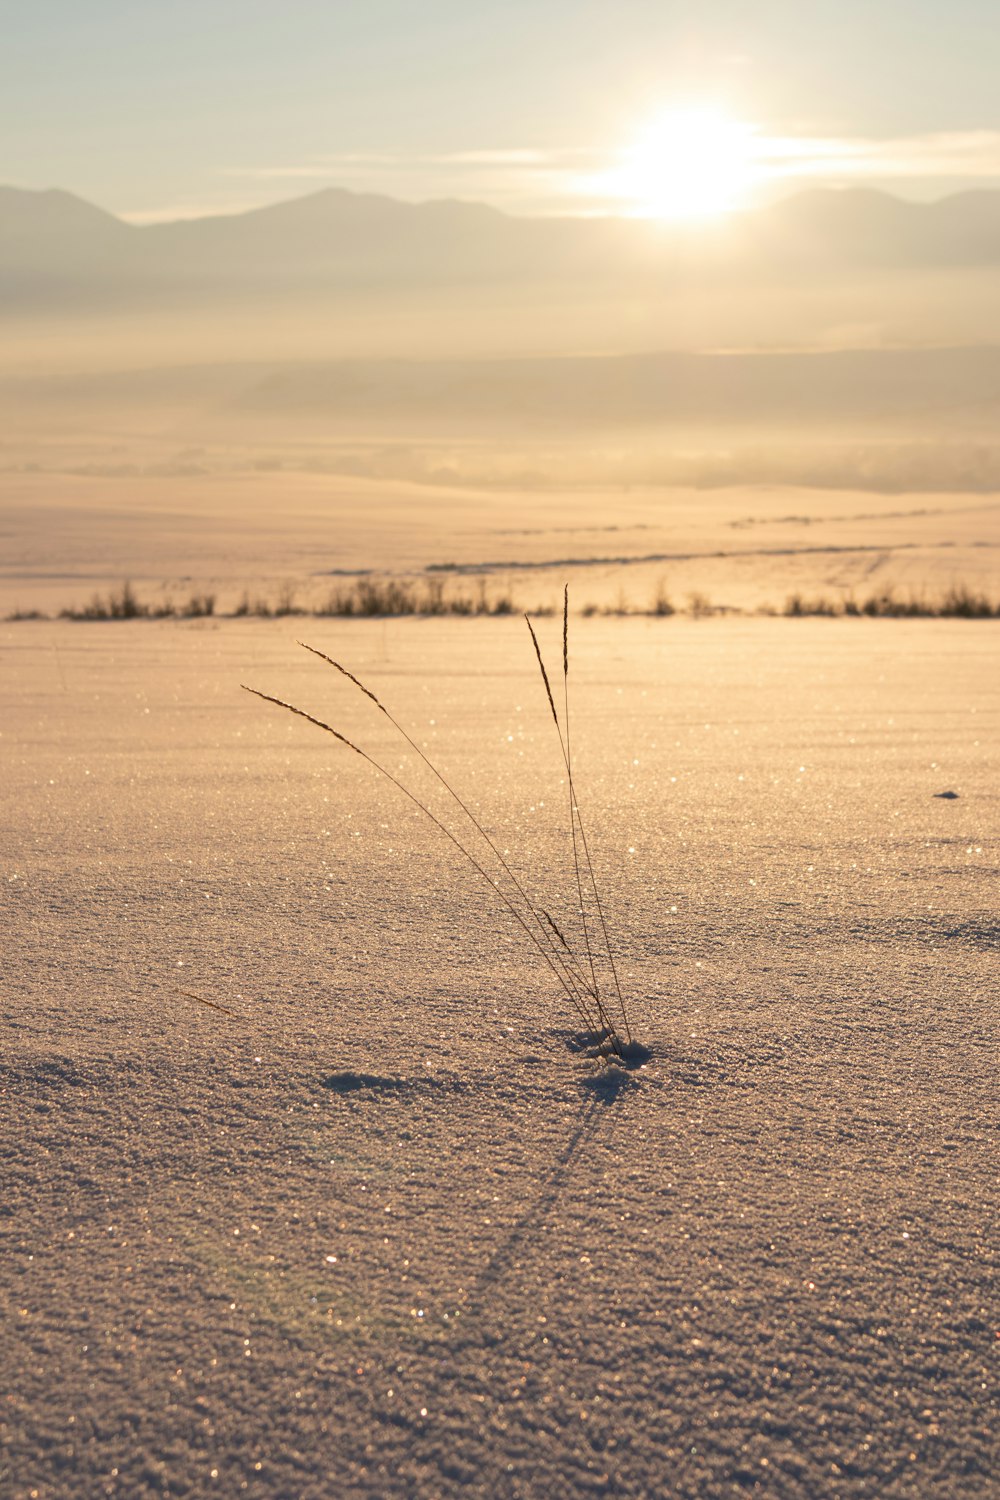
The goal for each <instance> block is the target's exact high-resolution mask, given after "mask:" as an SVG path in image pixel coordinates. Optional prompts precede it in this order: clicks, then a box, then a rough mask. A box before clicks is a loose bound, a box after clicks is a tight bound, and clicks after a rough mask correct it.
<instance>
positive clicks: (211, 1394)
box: [0, 618, 1000, 1500]
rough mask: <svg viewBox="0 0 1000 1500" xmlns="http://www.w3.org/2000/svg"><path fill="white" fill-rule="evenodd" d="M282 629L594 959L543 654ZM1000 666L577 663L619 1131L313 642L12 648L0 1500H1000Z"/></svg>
mask: <svg viewBox="0 0 1000 1500" xmlns="http://www.w3.org/2000/svg"><path fill="white" fill-rule="evenodd" d="M300 629H301V630H302V631H304V632H305V638H306V639H307V640H311V641H314V642H315V644H316V645H317V646H319V647H320V648H321V649H324V650H327V651H330V652H331V653H332V654H333V655H335V656H337V657H339V659H341V660H343V661H344V662H345V663H346V664H347V665H348V666H350V667H351V668H352V669H353V670H354V671H356V672H357V673H358V674H359V675H360V676H361V677H362V678H364V679H365V680H367V681H369V682H370V683H371V685H372V686H373V687H374V688H375V689H376V690H377V691H378V692H379V693H380V694H381V695H382V696H383V698H384V699H385V701H386V703H387V704H388V705H389V706H390V707H392V709H393V710H394V711H395V712H396V713H397V715H398V716H399V717H400V718H401V719H402V720H403V721H404V722H405V723H406V724H407V725H408V726H409V727H411V729H412V730H413V732H414V734H415V735H416V736H417V737H418V738H419V739H421V740H422V741H424V742H426V744H427V746H428V748H429V750H430V751H431V753H432V754H433V755H434V757H435V759H436V760H437V761H438V762H439V763H440V765H441V766H442V768H443V769H444V770H445V771H446V772H447V774H448V775H449V776H451V777H452V779H453V780H454V782H455V784H456V785H457V786H458V788H459V789H460V790H461V791H462V792H463V794H464V795H466V797H467V798H469V799H470V800H472V801H473V802H474V803H475V805H476V807H477V809H479V810H480V814H481V816H482V817H483V820H484V821H485V822H486V823H487V824H488V825H489V826H490V827H491V828H492V829H493V830H495V831H496V833H497V834H498V835H499V836H500V838H501V841H502V845H503V847H505V848H509V849H510V850H511V851H512V854H513V856H514V859H515V861H516V864H517V868H518V869H519V870H523V871H525V872H528V871H530V872H531V879H532V882H533V885H534V886H535V887H536V888H538V889H541V890H544V891H545V892H546V901H547V903H548V904H549V905H550V909H551V910H553V912H558V913H559V914H561V916H562V918H563V919H564V920H569V919H568V918H567V917H566V913H567V911H568V910H569V908H570V906H571V905H572V900H571V895H570V880H569V877H568V868H569V866H568V848H567V839H566V836H565V833H564V832H563V825H562V814H563V810H564V798H565V787H564V786H563V784H562V782H561V779H560V774H559V771H560V767H559V761H558V750H557V746H556V743H555V739H554V735H553V731H552V725H551V721H550V720H549V719H548V710H547V707H546V704H545V701H544V697H543V694H542V690H541V687H540V684H539V682H538V680H537V675H536V670H535V665H534V660H533V656H532V653H531V649H530V643H529V642H528V639H527V634H526V632H525V630H524V626H523V623H522V622H519V621H517V620H514V619H510V620H489V621H487V620H475V621H465V622H463V621H459V622H454V621H451V622H449V621H423V622H421V621H389V622H385V623H350V622H340V623H335V622H329V621H324V622H314V621H310V622H302V624H301V626H300ZM997 631H998V627H997V626H996V625H995V624H993V623H992V622H986V623H983V624H975V623H969V622H966V621H917V622H906V623H904V622H897V621H864V620H861V621H858V620H838V621H826V620H816V621H796V622H791V621H784V620H768V619H759V618H758V619H753V618H745V619H729V620H722V619H714V620H707V621H700V622H696V621H692V620H685V619H673V620H667V621H655V620H617V621H607V620H597V619H595V620H588V621H580V622H576V621H574V623H573V641H572V645H573V679H574V684H575V699H574V703H575V721H574V722H575V744H576V750H577V756H578V761H577V764H578V770H579V793H580V797H581V802H582V806H583V809H584V814H585V816H586V818H587V823H588V832H589V834H590V837H591V842H592V846H593V848H594V850H595V854H596V856H597V862H598V868H599V871H600V874H601V877H602V881H603V890H604V896H605V902H606V906H607V908H608V911H609V914H610V916H611V924H612V931H613V933H614V934H615V936H616V939H617V943H618V950H619V955H620V964H621V969H622V972H623V975H624V978H625V989H626V994H627V997H628V999H629V1002H630V1006H631V1014H632V1019H633V1024H634V1026H635V1029H636V1031H637V1033H638V1035H639V1036H640V1038H641V1040H642V1041H644V1042H646V1043H647V1044H648V1045H649V1046H650V1047H651V1048H652V1049H653V1058H652V1061H651V1062H650V1063H649V1065H648V1066H646V1067H645V1068H644V1069H641V1070H640V1071H638V1072H636V1073H633V1074H631V1075H629V1077H628V1080H627V1082H624V1083H622V1082H621V1081H615V1080H614V1079H613V1078H611V1077H610V1076H608V1075H602V1074H601V1072H600V1070H599V1068H598V1066H597V1065H595V1064H594V1063H593V1062H590V1061H587V1060H585V1059H584V1058H582V1057H581V1056H580V1055H579V1054H578V1053H575V1052H574V1051H572V1050H571V1048H570V1047H569V1046H568V1040H569V1037H570V1034H571V1032H572V1031H573V1030H574V1018H573V1016H572V1014H571V1013H570V1012H568V1010H567V1007H566V1005H565V1003H564V1002H563V1001H562V1000H561V999H560V996H559V992H558V990H557V988H556V987H555V985H554V984H553V982H552V980H551V976H550V975H549V974H548V972H547V970H546V969H545V968H544V966H543V965H542V964H541V962H540V961H539V960H538V959H537V956H535V955H533V953H532V950H531V949H530V948H529V947H528V946H527V945H526V943H525V942H524V940H523V934H521V933H520V931H519V929H518V928H517V927H516V925H515V924H514V923H513V922H512V921H511V919H510V918H509V916H508V915H507V914H506V913H505V912H504V910H503V908H502V907H501V906H499V904H498V903H496V902H495V900H494V898H493V897H492V896H491V893H490V891H489V890H488V889H487V888H486V887H485V886H484V885H481V884H480V883H477V879H476V877H475V875H474V874H473V873H472V872H471V871H469V870H468V868H467V867H466V866H464V865H463V863H462V862H461V859H460V858H459V856H458V855H457V854H456V853H455V851H454V850H453V849H452V848H451V846H450V845H449V844H448V843H447V842H446V841H445V840H444V839H443V838H442V837H441V835H440V834H439V833H437V832H436V831H435V830H434V829H433V828H432V827H430V825H428V824H426V823H425V822H424V821H423V820H422V819H421V817H420V815H419V813H418V812H417V811H416V810H415V809H414V808H413V807H412V806H410V805H409V804H407V803H406V802H405V801H404V800H403V799H402V798H401V797H400V796H399V795H398V793H395V792H394V791H393V789H392V788H391V787H390V786H389V785H388V784H387V783H385V782H383V781H380V780H379V778H377V776H376V775H375V773H374V772H372V771H371V769H370V768H369V767H368V766H366V765H365V764H364V763H363V762H361V761H360V760H359V759H358V758H357V757H355V756H352V755H351V754H350V753H349V752H348V751H346V750H345V749H344V748H343V747H342V746H340V745H338V744H336V743H335V742H334V741H333V740H332V739H330V738H329V737H328V736H324V735H322V734H320V733H319V732H318V731H317V730H315V729H313V728H312V727H311V726H310V725H308V724H305V723H303V722H302V721H301V720H297V719H293V718H292V717H291V716H289V715H285V714H282V713H281V712H280V711H279V710H277V709H272V708H270V707H268V706H267V705H265V704H262V703H260V702H259V701H257V700H255V699H252V698H250V697H248V696H247V695H245V694H242V693H241V692H240V690H239V683H240V682H241V681H246V682H250V683H252V684H253V685H255V686H257V687H259V688H261V689H262V690H263V691H265V692H271V693H277V694H279V695H281V696H285V697H289V698H291V699H292V701H294V702H296V703H299V704H301V706H302V707H303V708H306V709H308V710H309V711H310V712H313V713H316V714H318V715H319V716H320V717H322V718H326V719H329V720H330V721H331V722H332V723H333V724H335V725H336V726H337V727H338V728H340V729H342V730H343V731H344V732H345V733H347V734H348V735H350V736H351V737H352V738H355V739H357V740H358V741H359V742H360V743H361V744H363V745H364V746H365V748H366V749H368V750H370V751H371V752H372V753H373V754H376V755H378V756H380V757H381V758H383V760H384V761H385V763H386V764H387V765H388V766H390V767H391V768H392V769H393V770H394V771H395V770H397V769H398V767H399V766H402V767H403V773H404V776H405V778H406V779H407V780H408V781H409V782H411V783H412V784H413V785H414V786H415V787H418V788H422V789H426V790H427V791H428V794H429V795H433V794H434V793H433V788H432V787H431V784H430V783H429V782H428V780H427V779H426V777H425V776H424V775H422V774H420V768H419V764H418V763H417V762H416V758H415V757H414V756H413V755H412V753H410V752H406V747H405V746H401V745H400V743H399V742H398V740H396V739H395V738H394V737H393V734H392V731H391V728H390V726H389V725H388V724H387V722H386V721H385V720H384V719H383V718H382V717H381V716H380V715H379V714H378V713H377V711H376V710H375V709H374V707H373V706H372V705H371V704H370V703H369V702H368V701H367V700H365V699H364V698H362V697H361V696H360V695H359V694H357V692H356V691H355V690H354V689H352V688H351V686H350V684H348V683H346V682H345V681H344V680H343V679H341V678H339V677H337V675H336V674H335V673H333V672H332V671H330V670H329V669H328V668H325V667H324V666H323V665H322V663H320V662H318V661H316V660H315V658H311V657H308V656H307V655H306V654H305V653H303V652H301V651H299V650H298V649H297V648H296V646H295V645H294V643H293V642H292V640H291V634H292V631H291V630H290V629H289V628H288V623H287V622H269V621H268V622H265V621H226V622H198V623H192V624H187V625H185V624H179V623H172V622H165V623H162V624H150V623H136V624H122V625H103V626H102V625H89V626H79V625H77V626H74V625H71V624H32V625H7V626H4V627H3V629H2V633H0V670H2V676H3V698H4V703H5V708H4V714H3V721H2V724H0V729H2V737H0V757H2V783H0V784H2V788H3V791H2V798H3V819H2V821H3V842H2V881H0V892H2V905H3V909H2V912H0V930H2V932H3V960H2V966H0V993H2V1018H3V1050H2V1057H0V1091H2V1092H0V1100H2V1104H0V1108H2V1131H0V1150H2V1156H3V1191H2V1195H0V1234H2V1242H3V1243H2V1253H0V1291H2V1299H3V1303H2V1305H3V1319H2V1324H0V1348H2V1356H3V1357H2V1380H3V1387H2V1391H0V1396H2V1405H0V1492H2V1493H3V1494H4V1495H5V1496H7V1495H9V1496H11V1497H12V1500H29V1497H31V1500H34V1497H36V1496H37V1497H39V1500H56V1497H69V1496H73V1497H77V1496H79V1497H90V1496H97V1495H105V1494H108V1495H119V1496H122V1497H125V1500H133V1497H145V1496H153V1495H164V1494H168V1495H180V1496H203V1495H211V1494H218V1495H220V1496H232V1495H241V1494H244V1493H246V1494H248V1495H259V1496H267V1497H276V1496H282V1497H284V1496H288V1497H321V1496H322V1497H338V1500H339V1497H345V1500H346V1497H361V1496H365V1497H381V1496H394V1497H395V1496H399V1497H402V1496H414V1497H425V1496H426V1497H432V1496H446V1495H457V1494H463V1495H464V1494H468V1495H481V1496H505V1497H506V1496H510V1497H515V1496H524V1497H529V1496H530V1497H539V1500H541V1497H546V1500H548V1497H561V1496H576V1495H588V1494H598V1495H602V1494H603V1495H621V1496H660V1495H677V1496H685V1497H691V1500H695V1497H697V1500H714V1497H723V1496H733V1495H740V1494H745V1493H757V1494H760V1495H767V1496H780V1497H785V1496H788V1497H795V1500H825V1497H862V1496H864V1497H873V1500H874V1497H880V1500H881V1497H891V1496H907V1497H913V1500H938V1497H941V1500H943V1497H959V1496H962V1497H969V1500H972V1497H976V1500H979V1497H982V1496H985V1495H986V1494H988V1493H990V1487H991V1484H993V1483H995V1472H996V1470H995V1461H996V1456H997V1455H996V1426H995V1416H996V1411H995V1398H996V1367H995V1354H996V1349H997V1332H998V1328H1000V1307H998V1298H997V1290H996V1280H995V1273H996V1217H995V1214H996V1201H997V1196H998V1195H997V1172H996V1166H997V1158H996V1153H995V1140H994V1135H993V1132H994V1128H995V1122H996V1093H995V1085H996V1063H997V1052H996V1032H997V1015H998V987H997V957H998V947H1000V918H998V915H997V904H996V889H997V873H998V866H1000V798H998V786H1000V782H998V771H1000V753H998V745H1000V739H998V730H1000V673H998V672H997V671H996V666H997V656H998V651H997V645H998V634H997ZM542 632H543V645H545V647H546V649H547V650H548V651H549V652H550V654H551V658H552V663H553V665H556V664H557V662H558V633H559V626H558V622H553V621H543V622H542ZM404 752H405V753H404ZM945 792H956V793H957V794H958V795H957V796H956V797H950V798H949V797H944V796H942V795H941V794H942V793H945ZM438 805H442V806H443V805H444V804H437V803H436V804H435V806H438ZM185 989H187V990H191V991H195V992H197V993H198V994H199V995H202V996H204V997H206V998H207V999H210V1000H213V1001H215V1002H217V1003H219V1004H221V1005H224V1006H228V1007H230V1008H231V1009H232V1011H234V1012H235V1014H234V1015H232V1016H230V1015H227V1014H223V1013H221V1012H219V1011H216V1010H212V1009H209V1008H207V1007H204V1006H201V1005H199V1004H198V1003H197V1002H194V1001H190V1000H188V999H186V998H184V996H183V995H182V994H181V993H180V992H181V991H182V990H185ZM991 1474H992V1475H993V1476H994V1477H993V1478H991Z"/></svg>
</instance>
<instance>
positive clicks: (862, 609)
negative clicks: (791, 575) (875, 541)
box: [782, 583, 1000, 620]
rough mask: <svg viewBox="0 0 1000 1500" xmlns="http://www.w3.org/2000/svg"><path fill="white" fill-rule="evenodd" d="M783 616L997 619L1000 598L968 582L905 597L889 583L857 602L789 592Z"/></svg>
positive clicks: (850, 597)
mask: <svg viewBox="0 0 1000 1500" xmlns="http://www.w3.org/2000/svg"><path fill="white" fill-rule="evenodd" d="M782 612H783V614H785V615H786V616H788V617H790V618H793V617H801V616H805V615H828V616H845V617H847V618H855V619H856V618H858V617H859V616H862V615H864V616H866V617H867V618H868V619H872V620H874V619H891V620H942V619H948V618H953V619H964V620H995V619H1000V601H998V602H997V603H994V602H992V601H991V600H990V599H989V598H988V596H987V595H986V594H977V593H976V592H975V591H974V590H973V589H971V588H970V587H969V586H968V584H964V583H963V584H952V586H951V587H950V588H949V589H947V590H946V591H945V593H944V594H942V596H941V597H940V598H939V599H937V600H934V599H928V598H927V597H926V596H925V595H923V594H910V595H908V596H907V597H906V598H903V597H901V596H900V595H899V594H897V593H896V590H895V589H894V588H893V586H892V585H891V584H890V585H888V586H887V587H886V588H883V589H880V590H878V592H877V593H874V594H869V596H868V598H867V599H864V600H862V601H861V602H860V603H859V601H858V600H857V599H855V598H854V596H853V595H850V596H848V598H846V599H843V600H839V599H827V598H816V599H806V598H804V597H803V595H801V594H791V595H789V597H788V598H787V599H786V601H785V608H784V610H783V611H782Z"/></svg>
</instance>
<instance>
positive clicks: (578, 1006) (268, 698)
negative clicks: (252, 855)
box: [240, 683, 599, 1034]
mask: <svg viewBox="0 0 1000 1500" xmlns="http://www.w3.org/2000/svg"><path fill="white" fill-rule="evenodd" d="M240 686H241V687H242V688H243V690H244V692H247V693H252V694H253V695H254V697H255V698H261V699H263V701H264V702H265V703H273V704H275V705H276V706H277V707H278V708H283V709H285V710H286V711H287V712H288V713H290V714H295V715H297V717H298V718H300V719H305V720H307V722H308V723H310V724H315V725H316V727H317V729H322V730H325V731H326V733H327V734H332V735H333V737H334V739H335V740H339V741H340V743H341V744H342V745H346V746H347V748H348V750H353V751H354V753H355V755H359V756H360V757H361V759H362V760H364V761H367V762H368V764H369V765H370V766H373V767H374V769H375V770H376V771H378V772H379V773H380V774H381V775H382V776H384V777H385V778H386V780H387V781H391V782H392V784H393V786H394V787H397V788H398V789H399V791H401V792H402V793H403V795H404V797H407V798H409V800H410V801H411V802H412V803H413V804H414V806H415V807H417V808H419V809H420V811H421V812H422V813H423V814H424V816H425V817H426V818H429V819H430V821H431V822H432V823H433V824H434V826H435V827H436V828H439V829H440V830H441V832H442V833H443V834H444V835H445V837H446V838H448V839H450V840H451V842H452V843H453V844H454V846H455V848H456V849H457V850H458V851H459V853H460V854H462V855H463V856H464V857H465V859H466V860H467V861H468V862H469V864H470V865H471V866H472V868H473V869H474V870H475V871H476V872H477V873H478V874H479V875H481V876H482V878H483V880H485V881H486V884H487V885H488V886H489V887H490V889H491V890H492V891H493V892H494V893H495V894H496V895H497V896H498V897H499V899H500V900H501V901H502V902H503V903H504V905H505V906H506V907H507V909H508V911H510V913H511V914H512V916H513V917H514V918H515V919H516V921H517V922H518V923H519V924H520V925H521V927H522V928H523V930H524V931H525V932H526V933H527V935H528V937H529V938H530V940H531V941H532V942H533V943H534V945H535V947H536V948H537V949H538V951H539V953H540V954H541V955H542V957H543V959H544V960H545V962H546V963H547V964H548V966H549V968H550V969H551V970H552V972H553V974H554V975H555V977H556V979H557V980H558V981H559V984H560V985H561V987H562V989H563V991H564V993H565V994H566V996H567V998H568V1000H569V1001H570V1003H571V1004H572V1005H573V1007H574V1008H575V1010H576V1012H577V1014H578V1015H579V1016H580V1018H581V1020H582V1021H583V1023H584V1025H585V1026H586V1027H587V1029H588V1031H591V1032H593V1033H594V1034H596V1033H597V1032H598V1030H599V1027H597V1026H595V1025H594V1022H593V1020H592V1018H591V1017H590V1016H589V1015H588V1013H587V1009H586V1007H585V1005H584V1003H583V1001H582V999H581V998H580V996H579V995H578V994H576V993H575V992H574V990H573V989H572V988H571V987H570V985H569V984H567V982H566V979H565V977H564V976H563V974H562V973H561V972H560V970H559V968H558V966H557V965H556V963H555V961H554V960H553V958H552V956H551V954H550V952H549V950H548V949H547V948H546V947H545V946H544V945H543V944H542V943H541V941H540V940H539V939H538V937H537V936H536V935H535V931H534V929H533V928H532V927H529V925H528V923H527V922H526V921H525V919H524V917H523V915H522V913H521V912H520V911H519V910H518V908H517V907H516V906H515V905H514V903H513V902H512V901H511V899H510V897H509V896H508V895H507V892H506V891H504V890H502V889H501V887H500V886H499V885H498V884H497V882H496V881H495V880H493V879H492V878H491V877H490V875H489V874H488V873H487V872H486V870H484V869H483V867H482V865H481V864H480V863H479V861H478V860H477V859H476V857H475V855H473V854H471V853H470V852H469V850H468V849H467V848H466V847H465V845H464V844H463V843H462V841H461V840H460V839H459V838H458V837H457V836H456V835H455V834H454V833H453V832H452V831H451V829H450V828H449V827H448V826H447V825H446V824H445V823H442V821H441V819H440V818H438V817H437V816H436V815H435V814H434V813H433V812H431V809H430V808H429V807H428V806H427V805H426V803H424V802H421V800H420V798H419V797H418V796H416V794H415V793H414V792H411V791H410V789H409V787H407V786H405V785H404V784H403V782H401V781H400V780H399V778H398V777H396V776H394V775H393V774H392V772H391V771H388V770H387V769H386V768H385V766H383V765H381V764H380V762H379V761H377V760H376V759H375V758H374V756H371V755H369V754H368V752H367V751H366V750H362V749H360V748H359V746H357V745H355V744H354V742H353V741H352V740H349V739H348V738H347V736H346V735H344V734H341V733H340V731H339V730H338V729H334V728H333V727H332V725H330V724H326V723H324V721H323V720H322V719H317V718H315V717H314V716H313V715H312V714H309V713H306V711H305V709H302V708H296V707H295V705H294V704H293V703H286V702H285V700H284V699H283V698H275V697H272V695H271V694H270V693H262V692H261V691H260V689H259V688H253V687H249V686H247V684H246V683H241V684H240Z"/></svg>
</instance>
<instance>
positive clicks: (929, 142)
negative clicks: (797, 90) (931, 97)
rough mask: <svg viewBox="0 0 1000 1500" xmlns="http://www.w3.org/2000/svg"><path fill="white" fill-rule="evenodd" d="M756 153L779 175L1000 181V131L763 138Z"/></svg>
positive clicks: (771, 172)
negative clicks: (891, 136) (883, 137)
mask: <svg viewBox="0 0 1000 1500" xmlns="http://www.w3.org/2000/svg"><path fill="white" fill-rule="evenodd" d="M755 155H756V156H757V158H758V160H759V161H760V164H761V167H762V169H763V171H764V172H766V173H767V175H768V176H774V177H836V178H843V177H848V178H849V177H856V178H865V179H868V178H873V177H876V178H877V177H892V178H899V177H907V178H913V179H917V178H935V179H936V178H942V177H954V178H956V179H960V178H990V177H1000V131H996V130H969V131H951V132H948V131H944V132H939V133H936V134H929V135H917V136H901V137H896V138H894V139H888V140H869V139H862V138H858V137H849V136H848V137H844V138H841V139H837V138H830V137H822V136H821V137H810V136H758V137H757V138H756V141H755Z"/></svg>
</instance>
